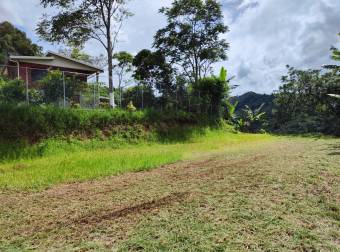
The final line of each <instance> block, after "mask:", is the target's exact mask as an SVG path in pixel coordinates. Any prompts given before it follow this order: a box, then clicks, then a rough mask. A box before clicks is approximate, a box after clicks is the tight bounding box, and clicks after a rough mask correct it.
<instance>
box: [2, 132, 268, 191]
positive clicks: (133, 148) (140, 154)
mask: <svg viewBox="0 0 340 252" xmlns="http://www.w3.org/2000/svg"><path fill="white" fill-rule="evenodd" d="M270 139H273V137H272V136H269V135H249V134H235V133H231V132H229V131H226V130H222V129H220V130H211V129H209V128H205V129H202V128H200V129H197V130H196V131H194V132H191V137H190V139H186V140H184V141H182V142H178V141H177V142H176V141H168V142H159V141H153V142H148V141H140V142H136V143H126V142H125V143H122V144H121V145H119V146H118V145H117V142H116V141H113V140H112V141H110V140H103V141H101V140H98V139H92V140H88V141H76V140H74V141H69V142H65V141H61V140H50V141H48V142H47V143H45V144H47V147H45V149H44V153H43V154H42V155H40V156H33V157H32V158H30V157H29V156H28V157H24V158H22V159H14V160H9V161H7V162H6V161H5V162H3V163H2V164H0V188H2V189H5V188H7V189H39V188H44V187H48V186H52V185H55V184H59V183H65V182H75V181H84V180H88V179H95V178H99V177H104V176H110V175H116V174H119V173H123V172H129V171H142V170H147V169H150V168H154V167H157V166H160V165H163V164H169V163H172V162H176V161H179V160H184V159H190V158H195V157H197V156H200V155H205V154H206V153H207V152H209V153H211V152H212V151H218V150H221V149H225V148H227V149H228V148H237V146H239V145H247V144H248V143H251V142H254V141H261V140H270ZM32 148H36V147H32ZM28 153H30V151H28Z"/></svg>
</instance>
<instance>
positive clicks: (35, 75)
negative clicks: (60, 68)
mask: <svg viewBox="0 0 340 252" xmlns="http://www.w3.org/2000/svg"><path fill="white" fill-rule="evenodd" d="M46 75H47V70H43V69H31V78H32V82H33V83H35V82H37V81H40V80H42V79H43V78H44V77H45V76H46Z"/></svg>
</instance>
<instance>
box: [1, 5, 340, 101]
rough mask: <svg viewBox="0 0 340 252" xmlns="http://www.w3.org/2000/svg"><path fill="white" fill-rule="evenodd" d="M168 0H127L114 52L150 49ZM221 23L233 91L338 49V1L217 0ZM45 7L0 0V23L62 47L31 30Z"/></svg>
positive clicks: (273, 84)
mask: <svg viewBox="0 0 340 252" xmlns="http://www.w3.org/2000/svg"><path fill="white" fill-rule="evenodd" d="M171 2H172V1H171V0H131V1H130V3H129V9H130V11H131V12H133V13H134V16H133V17H131V18H130V19H129V20H127V21H126V22H125V23H124V26H123V29H122V32H121V34H120V42H119V44H118V46H117V48H116V50H117V51H120V50H126V51H129V52H131V53H133V54H136V53H137V52H138V51H139V50H141V49H144V48H151V47H152V42H153V36H154V34H155V32H156V31H157V30H158V29H160V28H162V27H164V26H165V24H166V20H165V17H164V16H163V15H162V14H160V13H159V12H158V10H159V9H160V8H161V7H162V6H169V5H170V4H171ZM220 3H221V4H222V6H223V13H224V17H225V19H224V21H225V24H226V25H228V27H229V29H230V32H228V33H227V34H225V35H223V37H225V38H226V39H227V41H228V42H229V43H230V49H229V51H228V53H227V54H228V60H227V61H225V62H219V63H217V64H215V65H214V70H215V72H216V73H217V72H218V69H219V68H220V67H221V66H224V67H226V68H227V69H228V74H229V76H230V77H231V76H235V78H234V79H233V84H234V85H238V86H239V87H238V88H237V89H235V90H234V91H233V93H234V94H242V93H245V92H247V91H254V92H258V93H271V92H272V91H275V90H277V89H278V87H279V85H280V77H281V76H282V75H284V74H285V73H286V65H287V64H289V65H290V66H294V67H297V68H300V69H307V68H319V67H320V66H321V65H324V64H328V63H331V62H332V61H331V59H330V53H329V49H330V47H331V46H338V47H340V37H339V36H337V34H338V33H339V32H340V0H220ZM46 11H48V10H44V9H43V8H42V7H41V6H40V5H39V0H0V22H1V21H5V20H7V21H10V22H11V23H13V24H14V25H15V26H16V27H18V28H19V29H21V30H23V31H25V32H26V33H27V35H28V37H29V38H31V39H32V41H33V42H36V43H38V44H39V45H42V46H43V47H44V49H45V50H46V51H47V50H54V51H58V49H59V48H60V47H61V46H62V45H51V44H49V43H47V42H45V41H42V40H40V39H39V37H38V36H37V35H36V34H35V31H34V30H35V28H36V24H37V22H38V21H39V19H40V18H41V16H42V14H43V13H45V12H46ZM85 51H86V52H87V53H89V54H90V55H93V56H96V55H99V54H100V53H104V50H103V49H102V48H101V46H99V45H98V44H96V43H95V42H89V43H88V44H87V45H86V46H85Z"/></svg>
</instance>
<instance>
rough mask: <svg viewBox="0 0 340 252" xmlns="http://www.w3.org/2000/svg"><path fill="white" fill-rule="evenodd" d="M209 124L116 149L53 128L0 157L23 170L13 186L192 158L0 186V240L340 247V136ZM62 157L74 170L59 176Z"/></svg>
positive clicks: (166, 246)
mask: <svg viewBox="0 0 340 252" xmlns="http://www.w3.org/2000/svg"><path fill="white" fill-rule="evenodd" d="M201 133H202V132H201ZM205 133H206V134H205V135H202V134H201V135H196V133H193V137H192V138H191V140H190V141H182V142H174V141H171V142H168V143H162V144H160V143H155V142H153V143H150V144H147V143H145V142H144V143H143V144H140V145H137V146H133V145H129V144H126V145H125V146H124V147H122V148H118V149H117V148H116V147H115V148H110V143H109V142H108V141H104V142H102V144H100V143H101V142H100V141H98V142H96V141H97V140H96V141H95V140H93V141H92V143H93V144H94V143H95V144H94V146H95V147H94V150H93V152H91V151H90V149H89V148H90V143H89V142H79V143H78V142H75V143H72V144H71V145H69V144H65V143H64V142H58V141H56V140H55V141H54V142H53V141H51V142H50V143H49V145H47V146H48V147H46V148H45V152H44V153H43V155H42V157H38V158H37V157H35V158H32V159H31V160H29V159H27V158H26V159H25V160H22V161H20V162H19V161H14V160H12V161H10V162H6V163H4V164H3V165H2V168H4V169H5V170H6V169H8V172H9V173H11V172H18V171H21V172H22V173H17V174H16V179H18V181H17V182H16V183H17V184H12V189H41V188H44V187H46V186H48V185H53V184H55V183H59V182H57V181H56V180H55V177H50V178H49V179H47V178H48V177H49V176H51V174H59V175H60V176H61V177H59V178H57V179H58V180H59V181H62V180H63V179H66V180H68V179H70V181H77V180H83V179H84V180H87V179H88V177H90V176H94V177H96V178H98V176H99V177H101V176H105V173H106V172H107V174H113V173H115V172H117V173H120V172H124V171H126V168H127V167H129V169H131V170H142V169H149V168H145V167H148V166H149V165H151V166H152V163H156V162H159V163H162V162H173V161H172V159H174V160H176V159H194V160H188V161H185V162H178V163H175V164H172V165H169V166H165V167H162V168H159V169H153V170H150V171H148V172H142V173H133V174H124V175H122V176H113V177H108V178H105V179H99V178H98V179H96V180H93V181H91V182H84V183H76V184H69V185H64V184H62V185H59V186H55V187H53V188H50V189H48V190H42V191H39V192H38V193H37V192H35V191H6V190H4V191H1V190H0V192H1V193H0V202H1V205H0V227H1V228H0V251H50V250H53V251H195V252H196V251H202V252H203V251H204V252H205V251H277V252H281V251H282V252H283V251H340V243H339V237H340V233H339V227H340V205H339V195H340V170H339V167H340V139H335V138H306V137H304V138H301V137H291V138H290V137H273V136H268V135H245V134H232V133H230V132H229V133H226V132H223V131H216V130H214V131H211V130H206V131H205ZM53 149H58V150H59V152H58V154H56V155H53V154H52V153H53V151H52V150H53ZM49 151H51V152H49ZM66 153H67V154H66ZM136 155H137V156H136ZM172 155H174V156H172ZM126 157H127V158H126ZM129 157H130V158H129ZM159 158H164V159H163V160H161V159H159ZM49 162H50V163H49ZM110 162H111V164H112V166H111V165H109V166H108V167H105V164H106V163H110ZM15 164H16V165H19V164H22V165H26V164H28V165H31V166H32V167H30V168H27V170H25V169H26V168H22V170H20V167H17V170H13V169H14V168H13V167H12V166H13V165H15ZM83 164H85V166H86V165H87V166H86V167H85V166H83ZM119 164H120V165H121V167H123V170H121V171H119V169H120V168H119ZM44 165H45V166H46V167H43V166H44ZM143 165H144V166H143ZM138 166H139V167H141V168H138ZM34 167H35V168H34ZM39 167H40V171H39ZM62 167H64V171H62ZM66 167H73V168H72V169H79V170H78V173H77V175H81V176H82V178H79V177H72V176H74V174H73V175H72V176H69V177H66V178H63V176H65V173H71V172H73V171H72V169H69V168H66ZM114 167H117V169H113V168H114ZM88 168H91V169H88ZM44 169H45V170H44ZM50 169H52V170H50ZM53 169H56V170H53ZM48 171H50V172H51V174H49V173H48ZM29 172H31V174H32V176H34V177H35V180H36V181H40V185H39V184H34V183H33V184H32V183H31V181H28V182H26V181H25V179H26V178H27V177H28V176H27V174H29ZM39 172H40V173H41V174H39ZM1 173H2V174H6V173H7V172H6V171H2V172H0V174H1ZM98 173H99V175H98ZM97 175H98V176H97ZM25 176H26V177H25ZM49 180H50V181H49ZM19 181H21V182H20V183H18V182H19ZM3 182H5V180H3ZM6 183H9V184H10V183H13V181H7V182H6ZM25 183H26V184H25ZM49 183H50V184H49ZM60 183H61V182H60ZM3 189H4V188H3Z"/></svg>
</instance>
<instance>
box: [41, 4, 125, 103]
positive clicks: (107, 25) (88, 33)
mask: <svg viewBox="0 0 340 252" xmlns="http://www.w3.org/2000/svg"><path fill="white" fill-rule="evenodd" d="M40 2H41V4H42V5H43V6H44V7H49V6H50V7H55V8H56V9H58V12H57V13H56V14H54V15H51V16H48V15H46V14H45V15H44V16H43V17H42V19H41V21H40V23H39V24H38V27H37V32H38V34H39V35H40V36H41V37H42V38H43V39H46V40H47V41H50V42H56V43H66V44H69V43H71V44H74V45H76V46H79V45H83V44H84V43H85V42H87V41H88V40H90V39H94V40H96V41H98V42H99V43H100V44H101V45H102V46H103V47H104V48H105V50H106V53H107V61H108V62H107V63H108V64H107V65H108V74H109V78H108V79H109V81H108V83H109V92H110V104H111V106H114V99H113V97H114V96H113V79H112V74H113V73H112V71H113V62H112V60H113V59H112V58H113V50H114V48H115V46H116V44H117V42H118V35H119V31H120V29H121V27H122V23H123V21H124V20H125V19H126V18H127V17H129V16H130V15H131V13H130V12H129V11H128V10H127V9H126V7H125V3H126V0H79V1H78V0H40Z"/></svg>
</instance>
